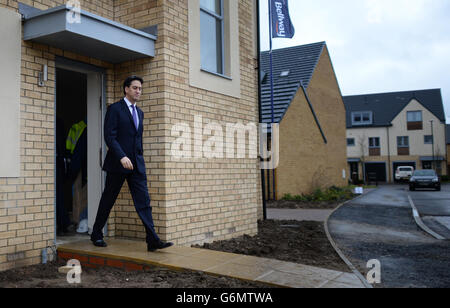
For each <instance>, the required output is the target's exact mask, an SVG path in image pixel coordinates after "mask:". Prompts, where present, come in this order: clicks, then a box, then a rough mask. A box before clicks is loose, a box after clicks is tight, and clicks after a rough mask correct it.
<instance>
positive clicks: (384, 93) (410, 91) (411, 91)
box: [342, 88, 442, 97]
mask: <svg viewBox="0 0 450 308" xmlns="http://www.w3.org/2000/svg"><path fill="white" fill-rule="evenodd" d="M441 90H442V88H433V89H422V90H407V91H393V92H378V93H368V94H352V95H343V96H342V97H356V96H375V95H386V94H401V93H417V92H425V91H441Z"/></svg>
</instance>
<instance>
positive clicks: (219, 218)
mask: <svg viewBox="0 0 450 308" xmlns="http://www.w3.org/2000/svg"><path fill="white" fill-rule="evenodd" d="M187 7H188V5H187V1H164V2H160V1H158V2H157V1H154V2H150V3H148V4H147V5H146V6H145V8H143V9H144V10H145V11H147V13H146V14H143V13H141V12H138V13H135V11H136V8H142V4H136V5H135V4H133V2H132V1H129V2H127V1H123V2H121V5H119V6H117V7H116V11H115V15H116V19H117V21H119V22H123V23H125V24H127V25H129V26H132V27H136V28H139V27H146V26H149V25H153V24H157V25H158V40H157V42H156V46H155V49H156V56H155V58H154V59H152V60H151V61H150V62H146V61H143V62H142V63H127V64H123V65H120V67H116V74H117V87H116V88H117V89H116V90H117V91H118V94H120V93H121V92H119V91H121V89H120V80H122V79H123V78H124V77H126V76H127V75H129V74H130V73H135V74H139V75H142V76H144V78H145V84H144V96H143V98H142V101H141V102H140V103H139V104H140V106H141V108H142V109H143V110H144V112H145V116H146V119H145V122H144V125H145V135H144V152H145V153H144V154H145V158H146V163H147V172H148V178H149V188H150V194H151V199H152V206H153V213H154V220H155V225H156V227H157V232H159V234H160V235H161V237H162V238H163V239H165V240H172V241H174V242H176V243H177V244H178V245H187V244H191V243H199V242H204V241H211V240H217V239H224V238H230V237H233V236H236V235H240V234H243V233H249V234H254V233H255V232H256V211H257V206H261V200H259V199H260V198H259V191H260V187H259V185H257V183H259V182H257V181H259V170H258V169H257V167H258V166H257V162H256V160H254V159H253V160H252V159H242V160H237V159H236V160H208V159H190V160H185V161H172V160H171V157H170V149H171V142H172V141H173V140H174V138H173V137H171V128H172V126H173V125H174V124H177V123H179V122H180V121H181V122H185V123H187V124H188V125H190V127H191V128H192V129H193V127H194V126H193V122H194V116H195V115H199V116H202V117H203V121H204V125H206V123H207V121H217V122H218V123H220V124H221V125H223V126H225V124H226V123H228V122H230V123H236V122H237V121H239V120H240V121H242V122H244V123H248V122H255V123H257V121H258V118H257V112H258V108H257V107H258V105H257V85H256V79H257V78H256V71H255V67H256V65H255V64H256V63H255V59H254V57H253V56H254V50H253V40H252V35H253V33H252V29H253V27H252V24H251V22H252V21H251V19H250V20H248V18H244V17H246V16H247V17H248V16H249V15H252V14H253V11H252V5H251V1H239V12H240V16H241V18H240V21H239V23H240V32H241V37H240V38H239V41H240V43H241V44H240V55H241V78H242V81H241V92H242V98H241V99H240V100H238V99H234V98H231V97H228V96H225V95H221V94H216V93H212V92H208V91H205V90H201V89H197V88H194V87H191V86H189V46H188V41H189V40H188V10H187ZM125 11H126V12H127V13H125ZM129 14H132V15H133V16H134V17H130V16H129ZM148 16H153V18H149V17H148ZM118 205H120V206H117V207H116V208H115V210H116V214H117V217H118V219H117V226H116V231H117V233H116V235H118V236H126V237H139V238H143V237H144V236H145V232H144V229H143V227H142V226H141V223H140V221H139V219H138V217H137V215H136V213H135V211H134V207H133V205H132V201H131V197H130V196H129V193H128V191H127V188H125V189H124V191H123V194H121V195H120V201H118Z"/></svg>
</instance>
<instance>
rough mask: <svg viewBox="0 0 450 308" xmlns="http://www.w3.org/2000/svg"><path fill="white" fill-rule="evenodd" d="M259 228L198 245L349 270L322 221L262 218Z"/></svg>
mask: <svg viewBox="0 0 450 308" xmlns="http://www.w3.org/2000/svg"><path fill="white" fill-rule="evenodd" d="M258 228H259V232H258V234H257V235H256V236H254V237H251V236H248V235H244V236H241V237H238V238H235V239H231V240H227V241H217V242H214V243H211V244H204V245H203V246H196V247H200V248H205V249H211V250H218V251H225V252H231V253H237V254H243V255H251V256H257V257H263V258H271V259H277V260H281V261H287V262H294V263H300V264H305V265H311V266H316V267H322V268H327V269H331V270H337V271H342V272H350V270H349V268H348V266H347V265H346V264H345V263H344V262H343V261H342V259H341V258H340V257H339V255H338V254H337V253H336V251H335V250H334V248H333V247H332V246H331V244H330V242H329V241H328V238H327V236H326V233H325V230H324V225H323V223H321V222H315V221H296V220H290V221H277V220H266V221H259V222H258Z"/></svg>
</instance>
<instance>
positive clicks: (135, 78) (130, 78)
mask: <svg viewBox="0 0 450 308" xmlns="http://www.w3.org/2000/svg"><path fill="white" fill-rule="evenodd" d="M135 80H137V81H140V82H141V84H144V80H143V79H142V78H141V77H138V76H130V77H128V78H127V79H125V81H124V83H123V94H125V95H126V94H127V92H125V88H129V87H130V86H131V83H132V82H133V81H135Z"/></svg>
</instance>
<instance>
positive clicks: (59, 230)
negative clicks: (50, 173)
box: [55, 61, 104, 244]
mask: <svg viewBox="0 0 450 308" xmlns="http://www.w3.org/2000/svg"><path fill="white" fill-rule="evenodd" d="M55 71H56V104H55V105H56V106H55V107H56V112H55V113H56V117H55V123H56V125H55V126H56V134H55V136H56V155H57V158H56V185H55V189H56V206H55V214H56V215H55V217H56V224H55V225H56V230H55V231H56V238H57V244H61V243H67V242H71V241H74V240H78V239H80V238H84V237H87V236H88V234H90V233H91V232H92V227H93V225H94V221H95V216H96V215H97V209H98V204H99V201H100V197H101V192H102V191H103V182H104V180H103V172H102V169H101V164H102V161H103V153H104V150H103V148H104V142H103V136H102V121H103V110H104V108H103V105H104V102H103V95H102V94H103V84H104V83H103V76H104V75H103V73H102V72H101V71H99V69H94V68H90V67H89V66H86V65H81V64H77V63H71V62H69V61H57V62H56V70H55Z"/></svg>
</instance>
